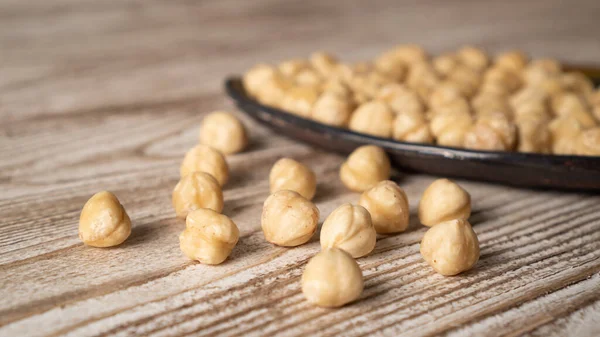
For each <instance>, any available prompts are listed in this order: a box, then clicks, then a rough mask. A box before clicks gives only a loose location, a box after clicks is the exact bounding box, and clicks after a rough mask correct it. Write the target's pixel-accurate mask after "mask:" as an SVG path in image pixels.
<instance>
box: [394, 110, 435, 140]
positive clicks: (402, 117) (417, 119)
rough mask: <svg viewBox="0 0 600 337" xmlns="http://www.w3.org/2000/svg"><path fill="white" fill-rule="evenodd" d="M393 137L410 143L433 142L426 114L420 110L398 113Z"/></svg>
mask: <svg viewBox="0 0 600 337" xmlns="http://www.w3.org/2000/svg"><path fill="white" fill-rule="evenodd" d="M392 137H393V138H394V139H395V140H400V141H404V142H410V143H425V144H431V143H432V142H433V136H432V135H431V131H430V130H429V124H428V123H427V120H426V119H425V115H423V114H421V113H418V112H417V113H415V112H412V113H408V112H406V113H400V114H398V115H397V116H396V118H395V119H394V130H393V134H392Z"/></svg>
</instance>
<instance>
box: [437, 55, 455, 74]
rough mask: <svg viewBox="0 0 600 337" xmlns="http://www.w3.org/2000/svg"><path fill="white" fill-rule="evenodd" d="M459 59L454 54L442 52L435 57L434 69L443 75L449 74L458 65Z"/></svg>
mask: <svg viewBox="0 0 600 337" xmlns="http://www.w3.org/2000/svg"><path fill="white" fill-rule="evenodd" d="M458 62H459V60H458V57H457V56H456V55H454V54H442V55H440V56H437V57H434V58H433V62H432V63H433V69H435V71H437V73H438V74H440V75H442V76H448V74H450V72H451V71H452V70H453V69H454V67H456V65H457V64H458Z"/></svg>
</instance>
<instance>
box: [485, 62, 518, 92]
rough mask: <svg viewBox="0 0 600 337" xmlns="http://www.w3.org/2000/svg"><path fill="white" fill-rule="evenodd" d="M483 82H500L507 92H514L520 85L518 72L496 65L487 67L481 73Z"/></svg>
mask: <svg viewBox="0 0 600 337" xmlns="http://www.w3.org/2000/svg"><path fill="white" fill-rule="evenodd" d="M483 82H484V83H486V84H489V83H496V84H501V85H503V86H504V87H505V88H506V89H507V91H508V92H514V91H515V90H517V89H519V88H520V87H521V85H522V81H521V78H520V77H519V75H518V73H515V72H512V71H509V70H505V69H503V68H498V67H491V68H489V69H487V70H486V71H485V73H484V75H483Z"/></svg>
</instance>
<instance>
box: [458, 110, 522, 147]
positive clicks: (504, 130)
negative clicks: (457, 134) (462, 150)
mask: <svg viewBox="0 0 600 337" xmlns="http://www.w3.org/2000/svg"><path fill="white" fill-rule="evenodd" d="M516 137H517V130H516V127H515V125H514V124H513V123H512V122H510V121H509V120H508V118H507V117H506V115H505V114H503V113H490V114H486V115H483V116H480V117H479V118H477V121H476V122H475V124H474V125H473V126H472V127H471V128H470V129H469V131H467V133H466V134H465V141H464V146H465V147H466V148H467V149H475V150H487V151H511V150H513V149H514V147H515V143H516V139H517V138H516Z"/></svg>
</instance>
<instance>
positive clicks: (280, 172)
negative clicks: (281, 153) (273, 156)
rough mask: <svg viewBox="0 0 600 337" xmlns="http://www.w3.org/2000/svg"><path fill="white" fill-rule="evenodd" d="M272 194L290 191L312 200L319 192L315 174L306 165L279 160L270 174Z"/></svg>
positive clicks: (293, 161) (288, 159) (283, 159)
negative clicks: (317, 191)
mask: <svg viewBox="0 0 600 337" xmlns="http://www.w3.org/2000/svg"><path fill="white" fill-rule="evenodd" d="M269 183H270V185H271V193H275V192H277V191H281V190H290V191H294V192H297V193H299V194H300V195H301V196H303V197H305V198H306V199H308V200H311V199H312V198H313V197H314V196H315V192H316V190H317V178H316V176H315V173H314V172H313V171H312V170H311V169H310V168H309V167H308V166H306V165H304V164H302V163H300V162H297V161H295V160H293V159H290V158H281V159H279V160H278V161H277V162H276V163H275V165H273V168H272V169H271V173H270V174H269Z"/></svg>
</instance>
